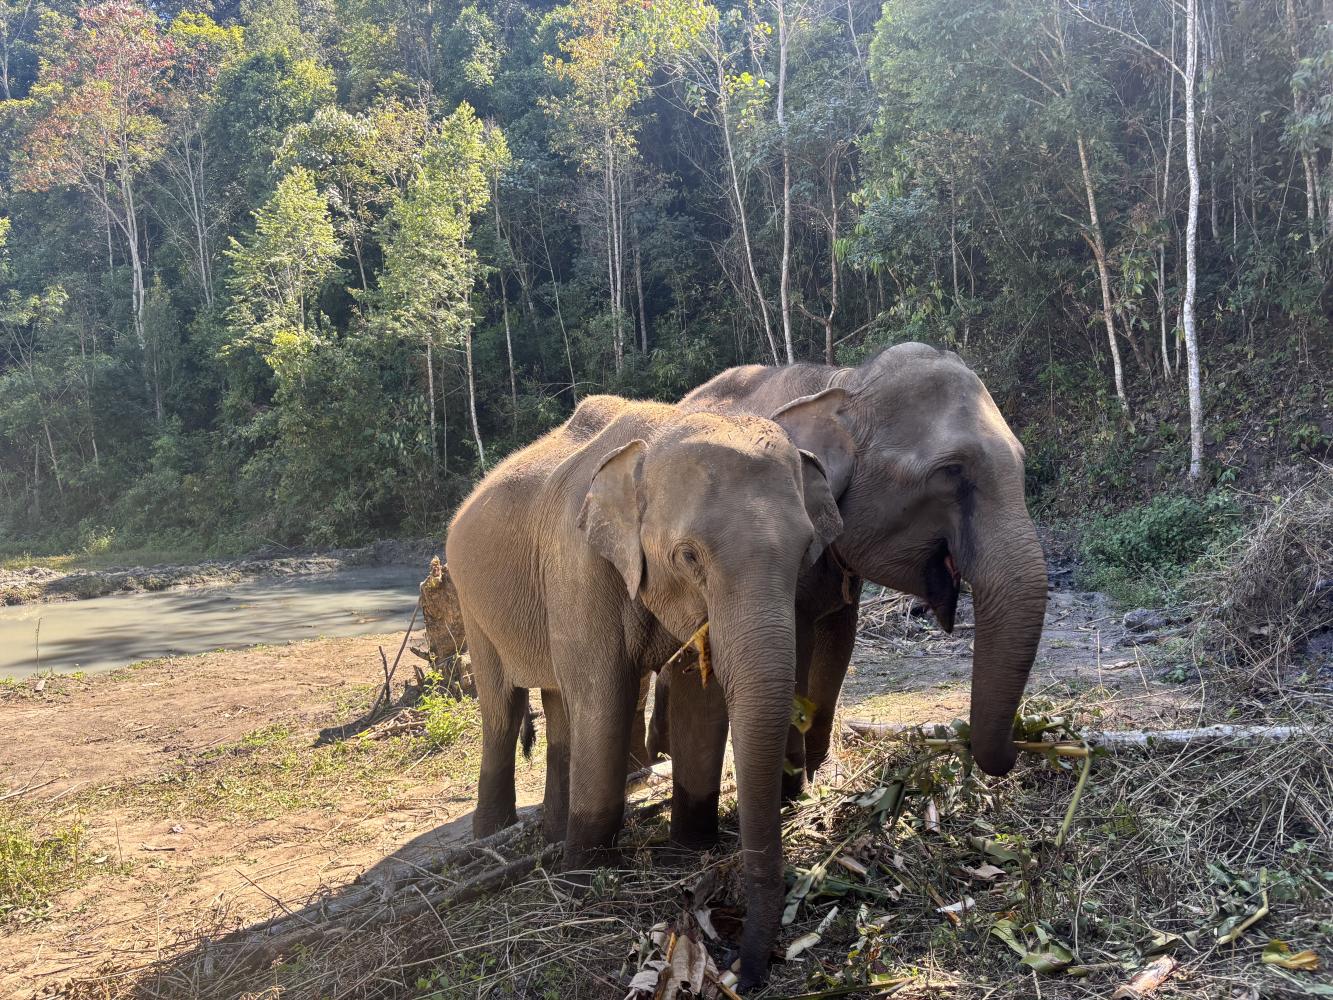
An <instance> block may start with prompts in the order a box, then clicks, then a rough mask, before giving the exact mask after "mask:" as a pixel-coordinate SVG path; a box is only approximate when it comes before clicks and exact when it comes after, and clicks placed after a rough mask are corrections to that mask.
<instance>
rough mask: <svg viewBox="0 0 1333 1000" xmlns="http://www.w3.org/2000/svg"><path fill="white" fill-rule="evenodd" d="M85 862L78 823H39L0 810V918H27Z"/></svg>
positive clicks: (66, 884) (69, 882) (42, 909)
mask: <svg viewBox="0 0 1333 1000" xmlns="http://www.w3.org/2000/svg"><path fill="white" fill-rule="evenodd" d="M87 865H88V859H87V857H86V852H85V851H84V849H83V827H82V826H81V825H80V824H78V823H67V824H60V825H57V826H54V827H50V828H45V829H43V828H41V827H39V826H38V825H36V824H35V823H33V822H31V821H29V820H27V819H25V818H23V817H21V816H19V815H17V814H10V815H5V814H3V813H0V923H3V922H7V921H13V920H23V919H31V918H34V917H39V916H41V915H42V914H43V913H44V912H45V908H46V904H47V902H48V900H49V899H50V898H51V897H52V896H54V895H55V894H56V893H58V892H60V891H61V890H62V889H65V888H68V887H69V886H70V885H73V884H74V883H75V882H77V881H78V880H79V878H80V877H81V876H82V874H83V872H84V871H85V870H86V868H87Z"/></svg>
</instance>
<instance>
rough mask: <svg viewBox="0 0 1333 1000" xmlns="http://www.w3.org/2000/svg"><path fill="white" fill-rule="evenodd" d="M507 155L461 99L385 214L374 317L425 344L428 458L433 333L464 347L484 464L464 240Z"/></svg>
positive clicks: (471, 253) (471, 252) (469, 260)
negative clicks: (410, 178)
mask: <svg viewBox="0 0 1333 1000" xmlns="http://www.w3.org/2000/svg"><path fill="white" fill-rule="evenodd" d="M508 159H509V147H508V144H507V143H506V142H505V137H504V134H503V133H501V132H500V131H499V130H498V129H495V128H487V127H486V126H485V125H484V124H483V123H482V122H481V120H480V119H479V118H477V115H476V112H475V111H473V110H472V106H471V105H469V104H467V103H463V104H460V105H459V106H458V108H457V109H456V110H455V111H454V112H453V114H451V115H450V116H449V117H448V118H447V119H445V121H444V122H443V123H442V124H441V126H440V128H439V130H438V132H437V133H436V134H435V135H433V136H432V137H431V139H430V141H429V142H428V144H427V146H426V151H425V155H424V157H423V159H422V163H421V169H420V171H419V172H418V173H417V175H416V177H415V178H413V180H412V181H411V183H410V184H409V185H408V189H407V193H406V194H405V195H404V196H403V197H402V198H400V199H399V200H398V201H397V202H395V203H394V205H393V207H392V208H391V209H390V210H389V213H388V216H387V218H386V220H385V225H384V236H383V242H384V268H383V270H382V271H381V272H380V276H379V298H380V301H381V303H382V305H381V309H380V312H379V315H378V321H379V322H380V323H381V324H382V325H383V327H384V328H385V329H386V330H388V331H391V332H394V333H396V334H398V335H400V336H403V337H406V338H410V339H411V340H413V341H416V342H418V343H421V344H422V345H423V346H424V348H425V353H426V359H425V369H426V391H427V401H428V413H429V426H430V441H431V460H432V464H433V463H434V461H435V454H436V438H435V434H436V429H435V428H436V416H435V414H436V400H435V374H434V372H435V366H434V352H435V344H436V341H437V338H439V339H441V340H442V341H443V342H444V343H445V344H450V345H460V344H461V345H462V347H463V351H464V356H465V360H466V367H467V385H468V412H469V415H470V418H471V423H472V436H473V440H474V441H475V442H476V446H477V458H478V461H479V462H480V464H481V466H482V468H485V467H486V449H485V446H484V445H483V444H482V439H481V426H480V424H479V422H478V419H477V385H476V374H475V366H474V362H473V353H472V327H473V313H472V303H471V297H472V291H473V288H474V287H475V286H476V283H477V280H478V278H479V277H480V276H481V265H480V262H479V261H478V259H477V252H476V250H475V249H474V248H473V246H472V245H471V238H472V221H473V218H474V217H475V216H476V215H478V214H479V213H480V212H482V211H483V210H485V208H486V206H487V204H488V203H489V201H490V197H491V180H492V177H493V176H494V174H495V172H496V171H497V170H498V169H499V168H500V167H501V166H503V165H504V164H505V163H506V162H507V161H508Z"/></svg>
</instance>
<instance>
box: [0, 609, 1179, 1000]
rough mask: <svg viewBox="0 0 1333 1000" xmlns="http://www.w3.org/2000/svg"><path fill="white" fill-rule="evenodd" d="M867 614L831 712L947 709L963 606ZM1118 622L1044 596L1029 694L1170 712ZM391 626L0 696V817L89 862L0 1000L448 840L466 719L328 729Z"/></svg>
mask: <svg viewBox="0 0 1333 1000" xmlns="http://www.w3.org/2000/svg"><path fill="white" fill-rule="evenodd" d="M886 609H887V603H882V604H879V605H872V606H871V607H870V609H869V612H868V614H867V616H866V617H867V620H868V622H867V624H868V627H867V629H866V631H865V633H864V634H863V637H862V641H861V642H860V643H859V645H858V647H857V651H856V655H855V659H854V669H853V672H852V674H851V675H850V677H849V679H848V684H847V689H846V692H845V698H844V705H845V709H844V711H845V714H846V715H849V716H855V717H861V718H876V719H882V720H886V721H890V720H891V721H898V722H925V721H932V722H933V721H942V722H947V721H949V720H950V719H953V718H956V717H959V716H964V715H965V714H966V710H967V700H968V689H967V678H968V673H969V669H970V653H969V651H968V644H969V643H970V638H971V634H970V630H969V629H968V628H967V627H966V626H967V625H968V623H969V622H970V620H971V618H970V608H968V607H966V606H964V607H963V609H962V614H961V615H960V625H962V626H963V627H961V628H959V629H958V630H957V632H956V633H955V635H954V636H953V637H947V636H944V635H943V634H942V633H940V632H939V631H938V630H937V629H935V628H933V626H931V625H929V624H928V623H927V621H926V620H924V619H920V618H917V617H912V616H907V615H905V614H903V612H902V611H901V610H897V611H894V612H892V613H890V612H888V611H887V610H886ZM1119 620H1120V619H1119V616H1118V615H1115V614H1114V613H1113V612H1112V611H1111V610H1110V609H1109V608H1108V607H1107V606H1106V604H1105V602H1104V601H1103V600H1102V599H1101V598H1100V597H1098V596H1096V595H1080V594H1076V593H1073V592H1064V591H1061V592H1056V593H1055V594H1054V595H1053V598H1052V602H1051V608H1050V613H1049V616H1048V630H1047V634H1046V637H1045V639H1044V641H1043V644H1042V648H1041V651H1040V654H1039V658H1038V661H1037V667H1036V670H1035V671H1034V675H1033V679H1032V682H1031V684H1030V685H1029V692H1030V693H1031V694H1033V695H1034V696H1035V697H1036V698H1038V699H1040V698H1041V697H1043V693H1044V692H1045V693H1048V694H1050V695H1052V696H1054V695H1055V694H1056V693H1057V692H1058V694H1059V696H1060V697H1064V698H1067V697H1068V696H1069V695H1070V694H1071V693H1072V694H1079V693H1080V692H1082V693H1083V694H1085V695H1086V697H1087V698H1088V699H1090V700H1099V701H1103V702H1106V703H1107V704H1108V705H1111V706H1114V708H1113V712H1115V713H1119V715H1120V716H1121V717H1123V718H1127V719H1131V720H1134V721H1137V722H1140V723H1143V724H1148V725H1154V724H1156V723H1158V722H1167V721H1177V720H1179V719H1181V718H1186V717H1188V716H1189V715H1190V713H1191V712H1192V711H1193V705H1194V703H1195V698H1194V694H1195V692H1194V691H1193V690H1192V688H1191V687H1190V685H1188V684H1184V685H1182V684H1165V683H1163V682H1161V681H1160V680H1157V679H1155V676H1156V675H1160V674H1161V673H1162V671H1163V668H1162V666H1161V665H1160V664H1158V663H1154V662H1153V659H1152V657H1151V656H1150V655H1149V654H1151V653H1152V650H1154V649H1160V648H1161V647H1160V646H1154V647H1146V646H1145V647H1143V648H1142V649H1139V648H1136V647H1135V646H1133V645H1122V642H1124V641H1126V639H1127V636H1126V633H1125V631H1124V629H1123V628H1122V627H1121V626H1120V625H1119ZM396 638H397V637H388V636H369V637H360V638H351V639H331V640H330V639H326V640H314V641H307V642H300V643H295V644H292V645H289V646H281V647H269V648H256V649H249V650H243V651H234V652H219V653H210V654H205V655H202V656H195V657H188V658H180V659H172V660H164V661H157V662H153V663H150V664H147V665H143V666H139V667H137V668H133V669H127V670H122V671H118V672H116V673H113V674H103V675H97V676H93V677H88V678H77V679H76V678H69V677H58V678H55V679H52V680H49V681H48V682H47V683H46V686H45V688H44V689H43V690H42V691H41V692H36V691H34V690H33V683H32V682H31V681H25V682H22V683H19V684H13V685H8V686H4V687H0V730H3V732H4V734H5V739H4V740H3V741H0V795H6V793H12V792H14V791H16V790H22V789H27V790H26V791H21V792H20V794H16V795H10V797H8V798H7V799H4V800H0V823H3V822H4V821H6V820H9V821H10V822H14V823H22V824H27V825H28V827H29V828H32V829H44V830H49V829H53V828H59V827H61V826H65V825H68V824H71V823H76V822H77V823H80V824H82V826H83V828H84V834H83V841H82V842H83V848H82V850H83V857H84V860H85V861H86V862H89V863H88V864H87V865H86V867H85V869H84V871H83V873H82V875H81V877H80V879H79V880H78V882H77V884H76V885H74V886H73V887H71V888H67V889H65V890H64V891H62V892H59V893H57V894H56V895H55V896H54V897H52V898H51V899H50V900H49V901H48V903H47V904H46V905H45V906H43V907H39V908H37V909H36V910H35V911H34V912H29V913H22V912H20V913H18V914H10V916H9V918H8V922H7V923H4V922H0V943H2V944H3V947H0V997H24V996H31V995H35V994H41V993H42V992H43V991H45V992H46V993H47V994H49V995H54V994H56V993H57V992H58V990H59V986H60V984H61V983H63V982H66V981H68V980H70V979H73V978H80V979H83V978H86V977H88V976H90V975H94V974H95V973H96V972H97V970H99V969H102V968H108V969H109V968H118V969H123V968H125V967H127V966H137V965H142V964H147V963H148V962H150V961H152V960H153V959H155V958H159V957H163V956H165V955H168V954H170V953H172V952H173V951H176V950H178V949H180V948H182V947H184V946H185V944H186V943H187V942H189V941H191V940H193V939H197V937H198V936H199V935H201V934H208V935H216V934H218V933H221V932H223V931H226V930H230V929H234V928H236V927H239V926H243V925H245V924H248V923H252V922H254V921H257V920H260V919H263V918H266V917H269V916H272V915H273V914H274V913H276V912H280V911H281V910H283V909H292V910H295V909H297V908H299V907H300V906H301V905H302V904H304V903H306V902H307V901H308V900H310V899H311V898H312V897H313V896H315V895H316V894H318V893H320V892H322V891H325V890H328V889H331V888H334V887H338V886H342V885H345V884H347V883H349V882H351V881H353V880H354V879H356V878H357V877H358V876H359V875H361V874H362V873H363V872H365V871H367V870H368V869H370V868H372V867H373V866H376V865H380V864H382V863H383V862H384V861H385V860H386V859H395V861H396V862H397V863H406V864H411V863H413V862H421V861H424V860H426V859H428V858H429V857H430V856H431V854H432V853H433V852H435V851H438V850H439V848H440V846H441V845H442V844H445V843H448V842H451V841H456V840H460V839H465V838H466V837H468V836H469V833H470V830H469V827H470V815H471V812H472V808H473V798H472V796H473V789H474V782H475V775H476V770H477V763H478V760H477V758H478V751H477V748H476V735H475V728H473V729H469V730H468V731H467V732H465V734H464V735H463V736H462V737H460V738H459V739H458V740H457V742H455V743H454V744H452V745H451V746H450V747H449V748H448V749H447V750H444V751H442V752H441V751H435V750H432V749H431V747H430V746H429V745H428V744H427V743H426V741H424V740H423V739H420V738H416V737H402V738H395V739H387V740H370V739H366V738H361V737H355V736H353V737H351V738H349V739H343V740H340V739H337V738H336V737H337V736H339V735H341V734H342V733H343V732H344V730H341V729H340V728H339V727H345V726H347V725H348V724H349V723H351V722H353V721H354V720H355V719H356V718H357V717H358V716H360V715H362V714H363V713H364V712H365V711H366V709H367V707H368V706H369V705H370V704H371V703H372V701H373V700H374V698H375V691H376V688H377V684H378V681H377V676H378V675H379V674H380V669H381V668H380V663H379V652H378V646H379V645H381V644H383V645H385V646H386V647H387V648H388V649H389V651H390V655H392V650H393V648H394V647H393V646H392V645H390V643H391V642H395V641H396ZM1155 655H1156V658H1157V659H1158V660H1160V659H1161V656H1160V654H1155ZM1099 663H1100V671H1099V670H1098V666H1099ZM404 672H406V671H404ZM518 774H519V797H520V805H528V804H532V803H535V802H537V801H539V799H540V795H541V785H542V779H543V775H544V760H543V757H542V753H541V746H540V744H539V746H538V750H537V752H536V753H535V754H534V756H533V759H532V761H531V762H527V763H524V762H520V765H519V771H518ZM4 919H5V918H4V917H3V916H2V915H0V921H3V920H4Z"/></svg>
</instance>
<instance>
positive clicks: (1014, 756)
mask: <svg viewBox="0 0 1333 1000" xmlns="http://www.w3.org/2000/svg"><path fill="white" fill-rule="evenodd" d="M972 759H973V760H975V761H976V762H977V767H979V768H981V769H982V770H983V771H985V772H986V773H987V774H989V775H992V776H994V777H996V778H1002V777H1004V776H1005V775H1006V774H1008V773H1009V772H1010V771H1012V770H1013V769H1014V764H1015V763H1016V762H1017V760H1018V748H1017V747H1016V746H1014V744H1013V741H1012V740H1011V741H1009V742H1007V743H1001V744H999V745H998V746H985V747H981V746H974V747H973V749H972Z"/></svg>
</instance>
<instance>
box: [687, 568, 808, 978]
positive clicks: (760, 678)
mask: <svg viewBox="0 0 1333 1000" xmlns="http://www.w3.org/2000/svg"><path fill="white" fill-rule="evenodd" d="M792 576H793V580H792V581H791V582H790V583H789V584H788V585H786V586H785V587H784V586H783V585H781V584H777V583H775V584H774V585H772V586H770V587H769V588H767V589H768V590H769V591H771V592H770V593H764V594H755V593H754V585H753V583H749V582H747V584H746V585H745V587H744V590H745V591H747V593H746V597H745V599H744V601H742V602H735V603H733V602H725V603H724V605H723V607H712V608H710V609H709V626H708V627H709V640H710V643H711V645H712V649H713V656H714V662H715V665H716V668H717V674H718V677H719V678H720V680H721V682H722V687H723V691H724V693H725V695H726V700H727V714H728V717H729V718H730V721H731V729H732V747H733V750H734V753H735V763H736V791H737V799H738V804H739V806H740V829H741V850H742V852H743V858H744V861H743V866H744V868H743V870H744V872H745V884H746V897H747V908H746V909H747V912H746V917H745V930H744V932H743V935H742V938H741V984H742V987H743V988H748V987H752V986H755V985H758V984H760V983H762V982H764V981H765V979H767V976H768V960H769V952H770V951H771V950H772V947H773V942H774V940H775V939H776V937H777V932H778V926H779V921H780V918H781V915H782V900H783V895H784V868H783V861H782V839H781V831H782V821H781V816H780V813H781V809H782V763H783V759H784V755H785V752H786V746H787V730H788V728H789V727H790V725H791V704H792V697H793V695H794V693H795V689H796V682H795V676H796V627H795V593H794V585H795V580H794V576H795V574H794V573H793V574H792Z"/></svg>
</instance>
